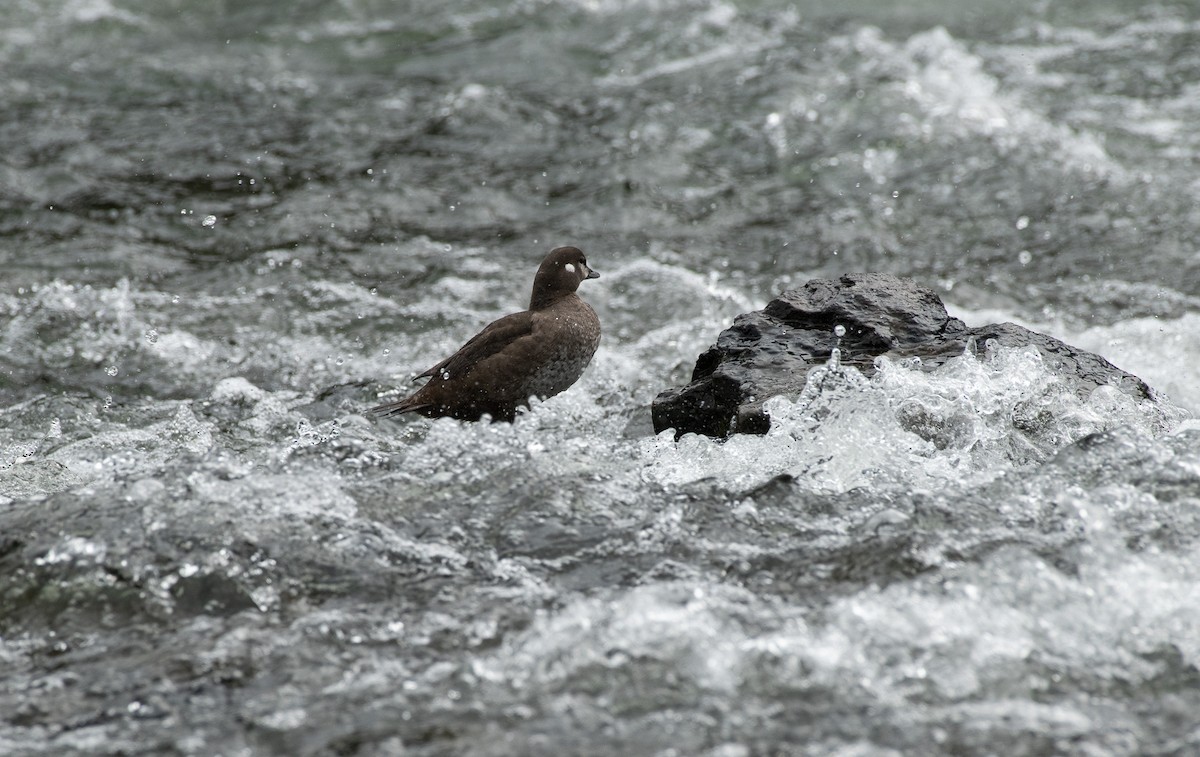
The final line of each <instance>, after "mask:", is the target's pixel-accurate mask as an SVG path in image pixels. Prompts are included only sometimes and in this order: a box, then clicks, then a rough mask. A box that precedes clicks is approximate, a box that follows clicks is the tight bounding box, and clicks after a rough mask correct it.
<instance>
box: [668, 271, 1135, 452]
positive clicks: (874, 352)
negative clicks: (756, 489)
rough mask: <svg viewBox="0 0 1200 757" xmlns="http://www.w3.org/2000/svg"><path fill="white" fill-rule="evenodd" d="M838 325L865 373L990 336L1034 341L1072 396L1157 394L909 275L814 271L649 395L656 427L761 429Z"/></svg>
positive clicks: (938, 360)
mask: <svg viewBox="0 0 1200 757" xmlns="http://www.w3.org/2000/svg"><path fill="white" fill-rule="evenodd" d="M838 325H840V326H843V327H845V329H846V332H845V335H844V336H842V337H841V344H840V348H841V355H842V358H841V362H842V364H843V365H853V366H854V367H856V368H857V369H858V370H859V371H861V372H862V373H863V374H865V375H867V376H871V375H872V374H874V372H875V367H874V361H875V358H876V357H878V356H880V355H886V356H888V357H891V358H904V357H913V356H916V357H920V358H921V362H922V366H924V367H925V368H926V369H929V370H932V369H934V368H936V367H937V366H939V365H941V364H942V363H944V362H945V361H946V360H948V359H950V358H952V357H955V356H957V355H961V354H963V351H964V350H965V349H967V348H968V345H970V344H971V340H972V339H974V340H975V341H974V344H975V346H976V348H977V349H978V350H982V349H983V348H984V345H986V344H987V341H988V340H995V343H997V344H1000V345H1003V346H1007V347H1021V346H1025V345H1033V346H1035V347H1037V348H1038V350H1039V351H1041V353H1042V355H1043V357H1045V358H1046V359H1047V360H1049V361H1051V363H1052V364H1053V365H1055V366H1056V368H1057V369H1058V370H1059V371H1060V372H1061V374H1062V377H1063V380H1064V381H1066V382H1067V383H1068V385H1069V386H1070V387H1071V388H1072V390H1073V391H1075V392H1076V393H1078V394H1079V395H1080V396H1081V397H1083V396H1086V395H1087V394H1089V393H1090V392H1091V391H1092V390H1093V389H1095V388H1096V387H1099V386H1102V385H1105V384H1109V385H1113V386H1115V387H1117V388H1119V389H1120V390H1121V391H1123V392H1125V393H1126V394H1129V395H1130V396H1132V397H1134V398H1135V399H1139V400H1141V399H1149V400H1157V395H1156V393H1155V392H1154V390H1153V389H1151V388H1150V387H1149V386H1148V385H1147V384H1146V382H1144V381H1142V380H1141V379H1139V378H1138V377H1137V376H1133V375H1131V374H1129V373H1126V372H1124V371H1122V370H1120V369H1119V368H1117V367H1116V366H1114V365H1112V364H1111V363H1109V362H1108V361H1107V360H1105V359H1104V358H1102V357H1100V356H1099V355H1094V354H1092V353H1090V352H1086V351H1084V350H1080V349H1077V348H1075V347H1072V346H1071V345H1069V344H1066V343H1064V342H1061V341H1059V340H1057V339H1054V338H1053V337H1049V336H1046V335H1045V334H1039V333H1037V332H1035V331H1030V330H1029V329H1026V328H1023V327H1021V326H1017V325H1016V324H1012V323H1000V324H992V325H988V326H980V327H976V328H968V327H967V325H966V324H965V323H963V322H962V321H960V320H959V319H957V318H951V317H950V315H949V314H948V313H947V312H946V308H945V306H944V305H943V304H942V301H941V300H940V299H939V298H938V296H937V295H936V294H934V293H933V292H932V291H931V290H929V289H927V288H925V287H923V286H921V285H920V284H917V283H916V282H915V281H913V280H911V279H905V278H900V277H897V276H892V275H890V274H883V273H857V274H847V275H845V276H842V277H841V278H840V279H838V280H836V281H830V280H826V279H813V280H811V281H809V282H808V283H806V284H805V285H804V286H802V287H800V288H799V289H792V290H789V291H787V292H784V293H783V294H781V295H780V296H779V297H777V298H775V299H774V300H772V301H771V302H770V303H769V304H768V305H767V306H766V307H765V308H763V309H762V310H759V311H756V312H753V313H744V314H742V315H740V316H738V317H737V318H736V319H734V322H733V325H732V326H730V327H729V328H728V329H726V330H725V331H723V332H721V334H720V336H718V337H717V343H716V344H714V345H713V346H712V347H709V348H708V349H707V350H705V351H704V353H703V354H701V355H700V357H699V358H698V359H697V360H696V367H695V369H694V370H693V372H692V381H691V383H690V384H688V385H687V386H685V387H682V388H679V389H670V390H667V391H665V392H663V393H661V394H659V395H658V397H656V398H655V400H654V402H653V405H652V407H651V412H652V415H653V420H654V430H655V432H661V431H663V430H665V429H668V428H673V429H675V431H676V434H677V435H682V434H684V433H688V432H695V433H699V434H707V435H708V436H714V437H725V436H728V435H730V434H733V433H752V434H764V433H766V432H767V430H768V429H769V428H770V419H769V418H768V416H767V415H766V414H765V413H764V412H763V408H762V406H763V402H765V401H766V400H768V399H770V398H771V397H774V396H776V395H778V394H790V395H795V394H798V393H799V392H800V391H801V390H802V389H803V388H804V384H805V379H806V378H807V376H808V371H809V369H810V368H813V367H815V366H818V365H822V364H824V363H826V362H827V361H828V360H829V356H830V352H831V350H832V349H833V347H834V346H835V344H836V342H837V338H836V337H835V335H834V327H835V326H838Z"/></svg>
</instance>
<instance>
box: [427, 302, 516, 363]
mask: <svg viewBox="0 0 1200 757" xmlns="http://www.w3.org/2000/svg"><path fill="white" fill-rule="evenodd" d="M532 333H533V313H531V312H529V311H528V310H524V311H522V312H520V313H513V314H512V315H506V316H504V317H503V318H501V319H500V320H498V321H493V322H491V323H489V324H488V325H487V326H486V327H485V328H484V329H483V331H480V332H479V333H478V334H476V335H475V336H473V337H471V338H470V339H469V340H468V341H467V343H466V344H464V345H463V346H462V347H459V348H458V352H455V353H454V354H453V355H451V356H450V357H448V358H446V359H445V360H443V361H442V362H440V363H438V364H437V365H435V366H433V367H432V368H430V369H429V370H427V371H425V372H424V373H422V374H420V375H418V376H417V377H416V378H418V379H420V378H427V377H433V378H436V377H445V378H449V377H453V376H459V375H462V374H463V373H465V372H466V371H468V370H469V369H470V368H471V367H473V366H475V365H478V364H479V363H480V362H482V361H484V360H486V359H487V358H489V357H491V356H492V355H495V354H496V353H497V352H500V351H501V350H503V349H504V348H506V347H508V346H509V345H511V344H512V343H513V342H516V341H517V340H518V339H520V338H522V337H525V336H529V335H530V334H532ZM414 380H416V379H414Z"/></svg>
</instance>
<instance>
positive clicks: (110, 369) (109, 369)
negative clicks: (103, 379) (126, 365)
mask: <svg viewBox="0 0 1200 757" xmlns="http://www.w3.org/2000/svg"><path fill="white" fill-rule="evenodd" d="M120 371H121V369H120V368H118V367H117V366H115V365H110V366H108V367H107V368H105V369H104V372H105V373H107V374H108V375H109V376H116V375H117V374H118V373H120Z"/></svg>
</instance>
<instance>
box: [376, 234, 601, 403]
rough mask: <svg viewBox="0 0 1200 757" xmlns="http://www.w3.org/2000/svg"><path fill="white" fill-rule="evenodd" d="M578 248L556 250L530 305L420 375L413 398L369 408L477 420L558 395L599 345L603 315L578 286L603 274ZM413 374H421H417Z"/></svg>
mask: <svg viewBox="0 0 1200 757" xmlns="http://www.w3.org/2000/svg"><path fill="white" fill-rule="evenodd" d="M599 276H600V274H598V273H596V272H595V271H593V270H592V269H591V268H588V264H587V258H585V257H584V255H583V252H582V251H580V250H579V249H578V248H576V247H558V248H555V249H553V250H551V251H550V254H549V255H547V256H546V259H545V260H543V261H542V264H541V266H539V267H538V272H537V275H536V276H534V277H533V295H532V296H531V297H530V298H529V309H528V310H524V311H522V312H520V313H513V314H512V315H506V316H504V317H503V318H501V319H500V320H498V321H495V322H493V323H490V324H488V326H487V328H485V329H484V330H483V331H480V332H479V333H478V334H476V335H475V336H473V337H471V339H470V341H468V342H467V343H466V344H464V345H463V346H462V347H461V348H460V349H459V350H458V352H455V353H454V354H453V355H451V356H450V357H448V358H446V359H445V360H443V361H442V362H440V363H438V364H437V365H435V366H433V367H432V368H430V369H429V370H427V371H425V372H424V373H422V374H421V375H419V376H417V377H416V378H418V379H420V378H424V377H429V382H428V383H426V384H425V385H424V386H422V387H421V388H420V389H418V390H417V391H416V393H415V394H413V395H412V396H411V397H407V398H405V399H402V400H399V401H397V402H389V403H387V404H384V405H379V406H378V407H374V408H371V412H373V413H376V414H378V415H381V416H385V417H386V416H390V415H398V414H400V413H408V412H415V413H420V414H422V415H427V416H429V417H431V418H436V417H441V416H450V417H451V418H458V419H460V420H468V421H476V420H479V419H480V418H481V417H482V416H483V415H485V414H486V415H490V416H491V417H492V420H505V421H512V419H513V418H514V417H515V415H516V412H517V408H518V407H528V406H529V397H530V396H537V397H539V398H542V399H544V398H546V397H552V396H554V395H556V394H558V393H559V392H562V391H564V390H565V389H567V388H568V387H570V386H571V385H572V384H574V383H575V381H576V380H577V379H578V378H579V377H580V375H582V374H583V369H584V368H587V365H588V363H590V362H591V360H592V355H593V354H595V352H596V347H597V346H598V345H599V344H600V319H599V318H597V317H596V311H594V310H592V308H591V306H590V305H588V304H587V303H586V302H584V301H583V300H581V299H580V298H579V296H578V295H577V294H575V290H576V289H578V288H579V285H580V283H582V282H583V281H584V280H585V279H595V278H599ZM414 380H415V379H414Z"/></svg>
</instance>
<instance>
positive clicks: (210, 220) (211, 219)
mask: <svg viewBox="0 0 1200 757" xmlns="http://www.w3.org/2000/svg"><path fill="white" fill-rule="evenodd" d="M200 225H201V226H204V227H205V228H211V227H213V226H216V225H217V217H216V216H214V215H207V216H204V220H203V221H201V222H200Z"/></svg>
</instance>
